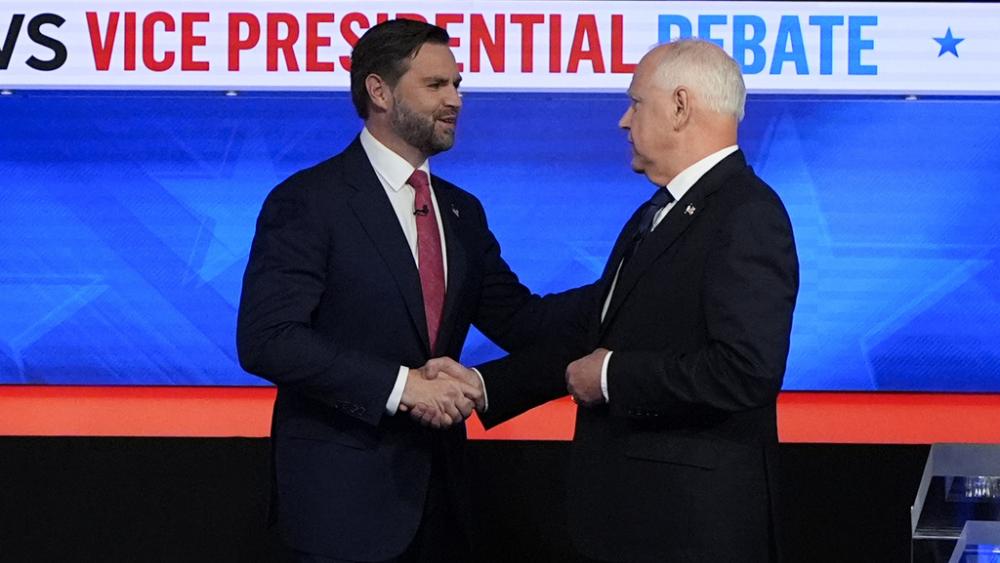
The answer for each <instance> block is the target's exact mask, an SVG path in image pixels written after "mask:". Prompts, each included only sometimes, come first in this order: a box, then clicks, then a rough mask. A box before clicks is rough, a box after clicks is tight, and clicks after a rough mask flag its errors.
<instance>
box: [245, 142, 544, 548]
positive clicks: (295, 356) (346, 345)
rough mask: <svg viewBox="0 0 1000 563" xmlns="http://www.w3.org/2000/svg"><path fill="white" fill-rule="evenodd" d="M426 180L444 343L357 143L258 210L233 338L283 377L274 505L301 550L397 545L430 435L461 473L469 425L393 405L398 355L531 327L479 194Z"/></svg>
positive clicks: (514, 341) (504, 343) (524, 294)
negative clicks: (431, 327)
mask: <svg viewBox="0 0 1000 563" xmlns="http://www.w3.org/2000/svg"><path fill="white" fill-rule="evenodd" d="M432 185H433V186H434V190H435V195H436V197H437V202H438V205H439V206H440V215H441V220H442V222H443V230H444V236H445V241H446V242H445V244H446V246H447V261H448V287H447V293H446V298H445V305H444V313H443V318H442V322H441V329H440V333H439V336H438V339H437V346H438V349H437V350H430V348H429V344H428V342H429V339H428V335H427V323H426V320H425V316H424V308H423V302H422V296H421V289H420V277H419V272H418V270H417V267H416V264H415V261H414V259H413V255H412V253H411V251H410V248H409V246H408V244H407V241H406V239H405V237H404V235H403V231H402V229H401V228H400V225H399V221H398V219H397V217H396V215H395V213H394V212H393V209H392V206H391V204H390V202H389V199H388V197H387V196H386V194H385V190H384V188H383V187H382V185H381V184H380V182H379V180H378V178H377V176H376V174H375V171H374V170H373V168H372V166H371V164H370V162H369V161H368V158H367V156H366V154H365V152H364V150H363V149H362V147H361V144H360V141H359V140H357V139H355V141H354V142H353V143H352V144H351V145H350V146H349V147H348V148H347V149H346V150H345V151H344V152H342V153H341V154H339V155H337V156H335V157H333V158H331V159H329V160H327V161H325V162H323V163H321V164H318V165H316V166H314V167H312V168H309V169H306V170H303V171H300V172H298V173H297V174H295V175H293V176H291V177H290V178H288V179H287V180H285V181H284V182H282V183H281V184H280V185H279V186H277V187H276V188H275V189H274V190H273V191H272V192H271V193H270V195H269V196H268V197H267V199H266V201H265V202H264V205H263V208H262V210H261V212H260V217H259V219H258V222H257V231H256V234H255V236H254V240H253V245H252V248H251V251H250V260H249V263H248V265H247V269H246V273H245V275H244V279H243V293H242V297H241V301H240V308H239V320H238V328H237V347H238V350H239V358H240V363H241V365H242V366H243V367H244V369H246V370H247V371H249V372H251V373H253V374H256V375H259V376H261V377H263V378H265V379H268V380H270V381H272V382H274V383H275V384H276V385H277V388H278V393H277V400H276V401H275V405H274V419H273V427H272V440H273V453H274V457H273V461H274V479H275V485H276V486H275V492H276V495H275V498H274V499H273V501H272V515H273V518H275V519H276V522H277V525H278V526H279V529H280V531H281V533H282V535H283V538H284V539H285V541H286V542H287V543H288V544H290V545H291V546H293V547H295V548H296V549H299V550H302V551H307V552H312V553H319V554H324V555H327V556H332V557H336V558H341V559H350V560H381V559H388V558H391V557H394V556H396V555H398V554H399V553H401V552H402V551H403V550H404V549H405V548H406V546H407V545H408V544H409V543H410V541H411V540H412V538H413V537H414V534H415V532H416V530H417V527H418V525H419V523H420V517H421V514H422V510H423V503H424V498H425V494H426V490H427V484H428V478H429V474H430V465H431V450H432V445H433V444H434V442H435V441H437V442H439V443H441V444H443V446H444V448H443V449H444V451H445V452H446V454H447V455H446V456H445V457H446V459H447V463H446V465H447V467H446V468H445V469H446V470H447V471H448V472H449V476H450V479H449V481H450V482H453V483H454V482H459V481H460V480H461V473H462V469H461V464H462V461H461V459H462V456H461V454H460V449H461V444H462V442H463V440H464V428H463V427H462V426H459V427H458V428H454V429H452V430H449V431H445V432H436V431H433V430H429V429H425V428H423V427H421V426H419V425H418V424H415V423H413V422H412V421H411V420H410V419H409V417H408V415H406V414H404V413H399V414H397V415H395V416H387V415H386V414H385V405H386V402H387V399H388V396H389V394H390V391H391V389H392V387H393V385H394V383H395V381H396V377H397V374H398V371H399V366H400V365H406V366H410V367H419V366H422V365H423V364H424V363H425V362H426V361H427V360H428V359H429V358H431V357H436V356H442V355H446V356H450V357H452V358H456V359H457V358H458V357H459V354H460V352H461V349H462V345H463V343H464V341H465V338H466V335H467V333H468V329H469V325H470V324H475V325H476V326H477V327H478V328H479V329H480V330H481V331H482V332H483V333H484V334H486V335H487V336H488V337H490V338H491V339H492V340H494V342H496V343H497V344H499V345H500V346H501V347H504V348H506V349H511V348H517V347H519V346H523V345H524V343H525V342H528V341H530V339H531V338H533V337H534V336H535V335H534V334H532V333H531V332H530V330H529V329H533V327H538V326H539V325H538V323H537V322H536V321H532V320H529V317H530V316H531V315H532V314H533V312H534V310H533V308H532V305H533V303H536V301H537V300H536V299H535V298H534V297H532V296H531V295H530V292H529V291H528V290H527V289H526V288H525V287H524V286H522V285H521V284H520V283H519V282H518V280H517V277H516V276H515V275H514V274H513V273H512V272H511V271H510V268H508V266H507V264H506V263H505V262H504V261H503V259H502V258H501V257H500V248H499V245H498V244H497V241H496V239H495V238H494V237H493V235H492V233H491V232H490V230H489V228H488V227H487V224H486V218H485V215H484V212H483V209H482V206H481V205H480V203H479V201H478V200H477V199H476V198H475V197H473V196H472V195H470V194H469V193H467V192H464V191H462V190H461V189H459V188H457V187H456V186H454V185H452V184H450V183H448V182H447V181H445V180H443V179H441V178H438V177H436V176H435V177H433V178H432ZM439 445H440V444H439ZM455 497H456V499H457V500H458V502H460V503H461V502H462V499H463V496H462V495H461V494H456V495H455Z"/></svg>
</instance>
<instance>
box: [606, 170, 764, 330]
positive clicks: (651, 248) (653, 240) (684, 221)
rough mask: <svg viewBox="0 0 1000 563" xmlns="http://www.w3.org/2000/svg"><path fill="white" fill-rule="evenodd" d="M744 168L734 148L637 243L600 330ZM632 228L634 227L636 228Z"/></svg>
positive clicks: (619, 280)
mask: <svg viewBox="0 0 1000 563" xmlns="http://www.w3.org/2000/svg"><path fill="white" fill-rule="evenodd" d="M745 167H746V161H745V160H744V158H743V152H742V151H739V150H737V151H736V152H734V153H733V154H731V155H729V156H727V157H726V158H724V159H722V161H720V162H719V163H718V164H716V165H715V166H714V167H712V168H711V169H710V170H709V171H708V172H706V173H705V175H704V176H702V177H701V178H700V179H699V180H698V181H697V182H695V184H694V185H693V186H691V189H690V190H688V191H687V193H686V194H684V197H682V198H681V199H680V200H679V201H678V202H677V203H676V204H674V206H673V207H671V208H670V211H668V212H667V215H666V217H664V218H663V220H662V221H661V222H660V224H659V225H658V226H657V227H656V228H655V229H654V230H653V232H652V233H650V234H649V235H648V236H647V237H646V239H645V240H644V241H642V244H640V245H639V248H638V249H637V250H636V253H635V256H633V257H632V258H631V259H630V260H629V263H628V264H627V265H626V267H625V268H623V269H622V271H621V272H619V274H618V283H617V284H616V285H615V292H614V295H613V296H612V298H611V303H610V305H609V306H608V312H607V314H606V315H605V316H604V321H603V322H602V323H601V329H602V332H603V330H604V329H606V327H607V326H608V325H609V324H610V322H611V319H612V318H613V317H614V316H615V313H617V312H618V310H619V309H620V308H621V306H622V303H624V302H625V300H626V299H627V298H628V295H629V293H631V292H632V290H633V289H634V288H635V285H636V283H638V281H639V279H641V278H642V276H643V274H644V273H645V272H646V270H647V269H648V268H649V266H650V265H652V263H653V262H654V261H656V259H657V258H659V257H660V256H661V255H662V254H663V253H664V252H666V251H667V249H669V248H670V247H671V246H672V245H673V244H674V242H676V241H677V239H678V238H680V236H681V234H683V233H684V231H686V230H687V228H688V227H689V226H691V225H692V224H693V223H694V222H695V221H697V220H699V219H700V218H701V217H703V216H704V215H705V213H704V212H705V210H706V209H707V208H708V206H709V203H710V200H709V199H708V198H709V196H710V195H711V194H712V193H714V192H715V191H716V190H718V189H719V188H721V187H722V186H723V185H725V180H726V179H727V178H728V177H729V176H730V175H732V174H734V173H736V172H738V171H740V170H742V169H744V168H745ZM632 229H633V230H634V229H635V227H632ZM629 232H631V231H629ZM619 254H620V252H619ZM620 262H621V257H620V256H619V257H618V259H617V261H616V262H615V263H614V267H615V268H617V267H618V264H619V263H620ZM609 266H610V265H609ZM612 275H613V274H612Z"/></svg>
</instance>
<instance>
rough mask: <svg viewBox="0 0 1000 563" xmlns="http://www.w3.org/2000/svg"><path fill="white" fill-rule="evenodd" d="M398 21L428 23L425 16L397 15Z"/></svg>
mask: <svg viewBox="0 0 1000 563" xmlns="http://www.w3.org/2000/svg"><path fill="white" fill-rule="evenodd" d="M379 15H382V14H379ZM396 19H397V20H413V21H416V22H424V23H427V18H425V17H424V16H421V15H420V14H398V13H397V14H396Z"/></svg>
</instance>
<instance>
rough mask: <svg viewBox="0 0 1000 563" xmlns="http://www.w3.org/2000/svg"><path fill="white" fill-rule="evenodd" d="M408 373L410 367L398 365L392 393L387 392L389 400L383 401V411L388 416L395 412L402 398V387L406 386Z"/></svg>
mask: <svg viewBox="0 0 1000 563" xmlns="http://www.w3.org/2000/svg"><path fill="white" fill-rule="evenodd" d="M408 375H410V368H408V367H406V366H399V375H397V376H396V384H395V385H393V386H392V393H389V400H388V401H386V403H385V412H386V414H388V415H389V416H392V415H394V414H396V411H397V410H399V402H400V401H401V400H403V388H404V387H406V377H407V376H408Z"/></svg>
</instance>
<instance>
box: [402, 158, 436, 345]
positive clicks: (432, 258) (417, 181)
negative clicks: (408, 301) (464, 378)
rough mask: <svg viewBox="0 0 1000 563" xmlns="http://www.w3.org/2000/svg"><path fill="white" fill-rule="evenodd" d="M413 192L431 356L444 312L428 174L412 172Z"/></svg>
mask: <svg viewBox="0 0 1000 563" xmlns="http://www.w3.org/2000/svg"><path fill="white" fill-rule="evenodd" d="M407 183H409V184H410V185H411V186H413V190H414V192H416V194H415V197H414V199H413V209H414V211H413V215H414V216H415V217H416V220H417V263H418V264H419V268H420V288H421V289H422V290H423V294H424V316H426V317H427V335H428V336H429V338H430V344H431V353H432V354H433V353H434V350H435V348H434V345H435V343H436V342H437V335H438V328H439V327H440V326H441V313H442V312H443V311H444V289H445V288H444V260H443V258H442V256H441V233H440V232H439V231H438V224H437V215H436V214H435V213H434V200H432V199H431V188H430V184H429V183H428V181H427V173H426V172H424V171H423V170H414V171H413V174H412V175H410V179H409V180H407Z"/></svg>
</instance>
